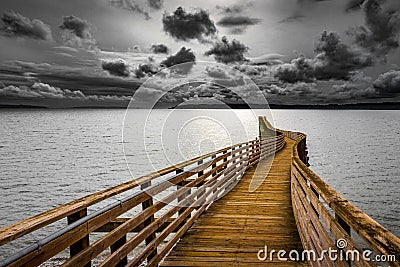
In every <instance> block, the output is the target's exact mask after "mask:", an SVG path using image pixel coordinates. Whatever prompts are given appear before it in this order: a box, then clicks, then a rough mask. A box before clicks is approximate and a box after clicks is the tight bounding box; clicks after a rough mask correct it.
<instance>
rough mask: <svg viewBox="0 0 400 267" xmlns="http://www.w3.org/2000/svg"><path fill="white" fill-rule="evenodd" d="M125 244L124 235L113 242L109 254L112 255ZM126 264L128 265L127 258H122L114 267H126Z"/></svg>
mask: <svg viewBox="0 0 400 267" xmlns="http://www.w3.org/2000/svg"><path fill="white" fill-rule="evenodd" d="M125 243H126V235H124V236H123V237H121V238H120V239H118V240H117V241H115V243H114V244H112V245H111V254H112V253H114V252H115V251H117V250H118V249H119V248H120V247H121V246H123V245H124V244H125ZM127 264H128V257H124V258H122V259H121V260H120V261H119V262H118V263H117V265H115V266H116V267H123V266H126V265H127Z"/></svg>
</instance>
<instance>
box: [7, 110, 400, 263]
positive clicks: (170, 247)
mask: <svg viewBox="0 0 400 267" xmlns="http://www.w3.org/2000/svg"><path fill="white" fill-rule="evenodd" d="M259 121H260V126H259V129H260V137H259V138H257V139H255V140H252V141H248V142H245V143H241V144H237V145H234V146H231V147H227V148H224V149H221V150H218V151H215V152H213V153H209V154H207V155H204V156H201V157H197V158H194V159H191V160H189V161H186V162H182V163H180V164H177V165H176V166H171V167H168V168H165V169H163V170H160V171H157V172H154V173H151V174H149V175H146V176H143V177H140V178H138V179H135V180H133V181H130V182H127V183H124V184H121V185H118V186H115V187H112V188H109V189H106V190H103V191H100V192H98V193H95V194H92V195H89V196H86V197H84V198H81V199H77V200H75V201H72V202H70V203H67V204H65V205H62V206H59V207H57V208H54V209H52V210H49V211H46V212H44V213H42V214H39V215H37V216H34V217H31V218H28V219H25V220H23V221H20V222H18V223H15V224H13V225H10V226H7V227H5V228H2V229H0V245H1V246H2V245H7V244H9V243H10V242H11V243H14V242H18V240H19V239H24V238H25V240H26V239H27V238H28V237H29V235H30V234H31V233H34V232H35V231H37V230H43V229H47V228H46V227H47V226H49V225H52V224H54V223H56V224H57V225H60V224H64V226H61V227H59V229H60V230H58V231H56V232H53V233H48V236H45V237H43V238H42V239H41V240H39V241H37V240H35V241H36V242H31V243H32V245H30V246H27V247H26V248H24V249H22V250H20V251H16V252H15V254H12V255H6V256H5V257H4V256H3V258H1V259H0V266H38V265H40V264H41V263H43V262H46V261H48V260H50V261H51V260H52V259H51V258H53V257H54V256H56V257H57V256H60V255H63V257H65V255H66V252H68V253H69V257H68V259H66V260H65V261H64V262H63V265H62V266H74V267H75V266H91V265H92V262H94V261H96V266H139V265H141V264H143V263H145V264H147V265H148V266H157V265H163V266H255V265H257V266H266V265H268V266H269V265H271V266H307V265H310V266H376V263H375V262H373V261H372V260H369V259H366V258H365V257H364V256H365V255H364V256H363V254H365V252H369V251H373V254H372V255H370V254H369V255H368V257H369V258H372V257H373V256H374V255H375V254H374V253H376V254H377V255H378V256H379V255H385V256H393V255H394V257H388V258H386V263H385V264H386V265H390V266H400V255H399V251H400V239H399V238H398V237H396V236H394V235H393V234H392V233H390V232H389V231H388V230H387V229H385V228H384V227H383V226H381V225H380V224H378V223H377V222H376V221H374V220H373V219H372V218H370V217H369V216H368V215H366V214H365V213H363V212H362V211H361V210H359V209H358V208H357V207H355V206H354V205H353V204H351V203H350V202H349V201H347V200H346V199H345V198H344V197H343V196H341V195H340V194H339V193H337V192H336V191H335V190H334V189H333V188H332V187H330V186H329V185H328V184H327V183H326V182H324V181H323V180H322V179H321V178H320V177H319V176H318V175H316V174H315V173H314V172H313V171H312V170H311V169H309V168H308V157H307V151H306V136H305V135H304V134H302V133H297V132H289V131H283V130H279V129H275V128H273V127H272V126H271V124H270V123H269V122H268V121H267V120H266V119H265V118H264V117H260V119H259ZM252 181H259V182H260V183H259V186H258V187H257V188H256V190H249V189H250V184H251V183H252ZM110 203H111V204H110ZM98 207H101V208H98ZM99 233H101V234H99ZM360 240H364V241H363V242H364V244H361V245H360ZM330 249H331V250H337V251H338V255H339V256H340V255H341V256H342V257H337V258H336V259H334V258H333V259H332V258H330V257H328V255H327V254H325V253H326V252H327V251H329V250H330ZM272 250H274V252H275V253H271V252H272ZM280 250H282V251H285V252H286V255H282V254H281V255H279V253H278V251H280ZM290 252H293V253H292V254H291V255H289V253H290ZM60 253H62V254H60ZM296 253H297V254H296ZM313 253H314V254H315V255H313ZM357 253H358V255H359V257H358V258H357V257H356V256H357V255H356V254H357ZM353 254H355V255H353ZM343 255H345V256H346V255H350V257H349V256H346V257H343ZM352 255H353V256H352ZM289 256H290V258H289ZM304 256H306V258H304ZM351 256H352V257H351ZM285 259H286V260H285Z"/></svg>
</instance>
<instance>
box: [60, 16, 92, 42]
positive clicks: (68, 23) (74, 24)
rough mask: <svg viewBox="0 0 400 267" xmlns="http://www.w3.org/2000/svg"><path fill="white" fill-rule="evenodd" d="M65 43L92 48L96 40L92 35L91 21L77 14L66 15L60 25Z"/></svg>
mask: <svg viewBox="0 0 400 267" xmlns="http://www.w3.org/2000/svg"><path fill="white" fill-rule="evenodd" d="M59 28H60V29H61V30H62V39H63V42H64V44H65V45H68V46H75V47H86V48H92V47H93V46H94V45H95V43H96V40H95V39H94V38H93V37H92V34H91V32H90V31H91V26H90V23H89V22H88V21H86V20H84V19H81V18H79V17H76V16H73V15H71V16H64V17H63V22H62V24H61V25H60V26H59Z"/></svg>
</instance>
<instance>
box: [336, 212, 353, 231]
mask: <svg viewBox="0 0 400 267" xmlns="http://www.w3.org/2000/svg"><path fill="white" fill-rule="evenodd" d="M335 219H336V221H337V222H338V223H339V225H340V226H341V227H342V228H343V230H345V231H346V233H347V234H348V235H349V236H350V235H351V227H350V225H348V224H347V223H346V222H345V221H344V220H343V219H342V218H341V217H340V216H339V215H337V214H336V213H335Z"/></svg>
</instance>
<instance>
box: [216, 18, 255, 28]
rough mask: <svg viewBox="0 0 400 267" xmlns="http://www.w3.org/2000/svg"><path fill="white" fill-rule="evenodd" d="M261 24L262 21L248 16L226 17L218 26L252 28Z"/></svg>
mask: <svg viewBox="0 0 400 267" xmlns="http://www.w3.org/2000/svg"><path fill="white" fill-rule="evenodd" d="M260 22H261V19H257V18H251V17H248V16H226V17H223V18H222V19H220V20H219V21H218V22H217V25H218V26H222V27H239V26H250V25H255V24H258V23H260Z"/></svg>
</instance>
